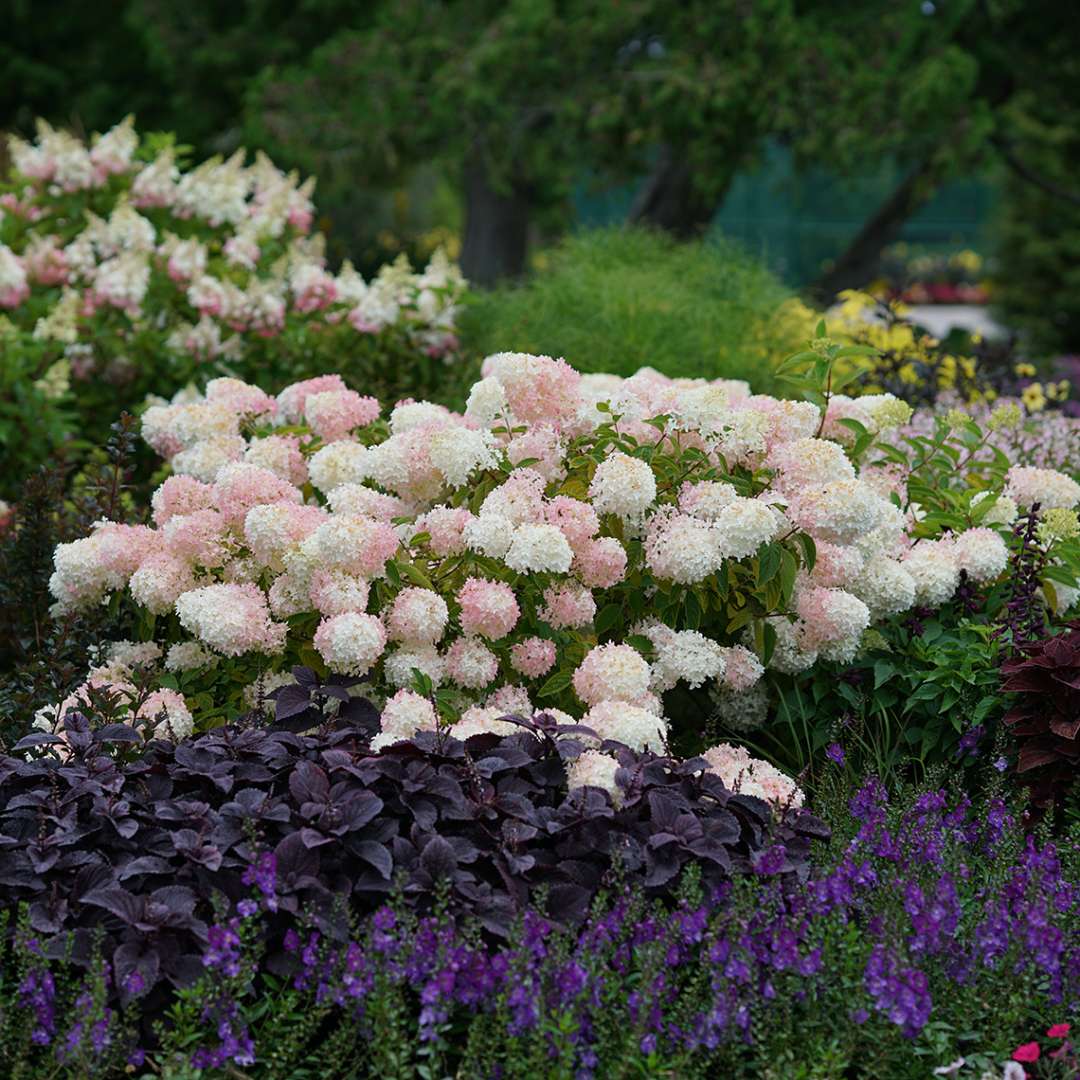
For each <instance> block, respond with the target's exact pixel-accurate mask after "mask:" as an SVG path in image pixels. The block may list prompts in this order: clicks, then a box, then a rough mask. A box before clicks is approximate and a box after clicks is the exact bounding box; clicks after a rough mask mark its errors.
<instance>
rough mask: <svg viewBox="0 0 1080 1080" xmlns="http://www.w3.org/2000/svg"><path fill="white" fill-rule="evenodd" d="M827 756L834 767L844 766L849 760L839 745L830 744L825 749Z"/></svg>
mask: <svg viewBox="0 0 1080 1080" xmlns="http://www.w3.org/2000/svg"><path fill="white" fill-rule="evenodd" d="M825 756H826V757H827V758H828V759H829V760H830V761H831V762H832V763H833V764H834V765H843V764H844V762H845V761H846V760H847V755H846V754H845V753H844V748H843V747H842V746H841V745H840V744H839V743H836V742H834V743H829V745H828V746H827V747H826V749H825Z"/></svg>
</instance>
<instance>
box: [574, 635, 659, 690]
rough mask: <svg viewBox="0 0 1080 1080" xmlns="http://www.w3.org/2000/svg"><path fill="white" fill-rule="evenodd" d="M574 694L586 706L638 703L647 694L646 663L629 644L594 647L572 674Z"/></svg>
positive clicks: (647, 671)
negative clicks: (607, 702)
mask: <svg viewBox="0 0 1080 1080" xmlns="http://www.w3.org/2000/svg"><path fill="white" fill-rule="evenodd" d="M574 691H575V693H576V694H577V696H578V697H579V698H581V700H582V701H584V702H585V704H586V705H596V704H597V703H598V702H601V701H640V700H641V699H642V698H643V697H645V695H646V694H647V693H648V692H649V664H648V662H647V661H646V660H645V658H644V657H643V656H642V655H641V654H640V653H639V652H638V651H637V650H636V649H634V648H631V646H629V645H616V644H614V643H612V644H609V645H597V646H596V647H595V648H593V649H591V650H590V651H589V653H588V654H587V655H586V656H585V659H584V660H582V661H581V664H580V665H579V667H578V669H577V671H575V672H574Z"/></svg>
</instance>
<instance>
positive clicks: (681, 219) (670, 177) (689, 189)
mask: <svg viewBox="0 0 1080 1080" xmlns="http://www.w3.org/2000/svg"><path fill="white" fill-rule="evenodd" d="M728 184H730V178H729V179H728ZM726 189H727V185H725V191H726ZM722 201H723V195H720V196H713V197H712V198H707V197H705V196H703V195H702V194H701V192H700V190H699V189H698V187H697V185H696V184H695V183H694V175H693V172H692V171H691V169H690V166H689V165H688V164H687V162H686V160H685V159H684V158H682V157H681V156H679V155H678V154H677V153H676V152H675V151H673V150H672V149H671V147H670V146H663V147H661V149H660V157H659V160H658V161H657V163H656V167H655V168H654V169H653V171H652V173H651V174H650V175H649V178H648V179H647V180H646V181H645V183H644V184H643V185H642V186H641V189H640V190H639V191H638V193H637V196H636V197H635V199H634V202H633V204H632V205H631V207H630V213H629V215H628V220H629V221H630V223H631V224H632V225H652V226H654V227H655V228H658V229H663V230H664V231H665V232H669V233H671V235H672V236H676V237H678V238H679V239H680V240H692V239H694V238H696V237H700V236H701V235H702V234H703V233H704V232H705V230H706V229H707V228H708V227H709V226H710V225H711V224H712V220H713V218H714V217H715V216H716V209H717V207H718V206H719V205H720V203H721V202H722Z"/></svg>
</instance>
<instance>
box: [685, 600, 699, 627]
mask: <svg viewBox="0 0 1080 1080" xmlns="http://www.w3.org/2000/svg"><path fill="white" fill-rule="evenodd" d="M684 608H685V611H686V628H687V629H688V630H697V629H698V628H699V627H700V626H701V601H700V600H698V598H697V594H696V593H693V592H688V593H687V594H686V600H685V601H684Z"/></svg>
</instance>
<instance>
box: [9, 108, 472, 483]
mask: <svg viewBox="0 0 1080 1080" xmlns="http://www.w3.org/2000/svg"><path fill="white" fill-rule="evenodd" d="M10 154H11V163H12V167H11V173H10V175H9V176H8V177H7V179H6V181H0V352H2V353H3V355H4V357H5V364H4V365H3V370H2V379H0V444H2V445H4V446H6V447H7V448H8V452H9V453H10V454H11V455H12V460H13V461H15V462H19V463H25V464H26V465H27V466H29V465H32V464H34V463H36V462H39V461H41V460H42V459H43V458H44V457H45V456H46V455H47V453H48V451H49V449H50V448H51V447H52V446H55V445H57V444H59V443H61V442H62V441H64V440H65V439H70V438H72V437H73V436H74V437H77V438H79V439H84V440H85V439H89V440H90V441H91V442H93V441H102V440H103V439H104V435H105V432H106V431H107V427H106V426H103V424H102V420H103V419H104V423H105V425H107V424H108V423H109V422H111V421H112V420H113V419H115V417H116V413H117V411H118V410H117V406H118V404H119V405H120V406H123V407H127V408H129V409H135V408H136V407H137V406H140V405H141V404H142V402H143V399H144V398H145V397H146V395H147V394H154V395H162V394H163V395H171V394H172V393H174V392H175V391H176V390H178V389H180V388H181V387H183V386H185V385H186V384H188V383H189V382H191V381H195V382H197V383H198V384H200V385H202V384H204V383H205V381H206V380H207V379H208V378H212V377H213V376H215V375H220V374H222V373H228V374H231V375H240V376H251V377H254V376H256V375H257V376H258V377H259V378H260V379H261V380H263V381H264V382H265V383H267V384H269V385H272V386H273V387H274V388H275V389H279V388H280V387H281V386H284V385H285V383H287V382H289V381H292V380H295V379H296V378H298V377H302V376H303V375H305V374H312V375H314V374H317V373H318V372H320V371H324V370H327V368H329V367H331V366H335V367H342V368H343V369H344V373H345V375H346V377H348V378H349V379H351V380H353V381H355V382H356V383H357V384H358V385H364V386H366V387H370V388H375V389H376V392H378V393H381V394H385V395H386V396H387V397H398V396H403V395H405V394H408V393H417V392H420V393H425V394H437V393H439V392H440V389H441V388H442V386H443V383H444V381H445V379H446V377H447V376H448V374H449V372H450V370H451V367H452V362H453V361H454V360H455V356H456V354H455V350H456V347H457V340H456V337H455V330H454V323H455V319H456V315H457V310H458V301H459V300H460V298H461V295H462V292H463V289H464V282H463V280H462V278H461V275H460V273H459V272H458V270H457V268H456V266H454V265H452V264H451V263H450V262H449V261H448V260H447V259H446V258H445V256H444V255H443V254H442V253H441V252H438V253H436V255H435V256H433V258H432V260H431V261H430V263H429V264H428V265H427V267H426V268H425V269H423V270H422V271H420V272H414V271H413V270H412V269H411V268H410V267H409V265H408V264H407V262H404V261H399V262H397V263H394V264H393V265H392V266H385V267H383V268H382V269H381V270H380V272H379V273H378V274H377V275H375V276H374V277H373V278H372V280H370V281H365V280H364V279H363V278H362V277H361V276H360V275H359V274H358V273H357V272H356V271H355V270H354V269H353V268H352V267H351V266H350V265H348V264H345V265H344V266H343V267H342V268H341V269H340V271H339V272H338V273H336V274H334V273H331V272H330V271H329V270H328V269H327V267H326V262H325V258H324V256H323V248H324V246H325V245H324V237H323V236H322V235H321V234H320V233H318V232H314V233H313V232H312V224H313V221H314V219H315V207H314V205H313V203H312V201H311V195H312V192H313V189H314V180H313V179H309V180H305V181H303V182H301V180H300V179H299V177H298V176H296V175H295V174H294V173H291V174H285V173H283V172H281V171H280V170H279V169H278V168H277V167H276V166H275V165H274V164H273V163H272V162H271V161H270V160H269V159H268V158H267V157H266V156H265V155H264V154H257V155H256V156H255V160H254V161H253V162H251V163H250V164H249V163H246V161H245V152H244V151H243V150H238V151H237V152H236V153H234V154H233V155H232V156H231V157H229V158H228V159H222V158H221V157H216V158H211V159H209V160H208V161H205V162H203V163H201V164H199V165H196V166H194V167H191V166H190V165H189V163H188V162H187V160H186V150H185V148H183V147H179V146H177V145H176V144H175V142H174V141H173V140H172V138H171V137H162V136H144V137H140V135H139V134H138V133H137V132H136V131H135V129H134V126H133V122H132V120H131V118H130V117H129V118H128V119H126V120H124V121H123V122H121V123H120V124H118V125H117V126H116V127H114V128H113V129H112V130H111V131H109V132H107V133H106V134H105V135H102V136H98V137H95V139H94V140H93V142H92V143H91V144H89V145H87V144H84V143H83V142H82V141H80V140H79V139H76V138H74V137H73V136H71V135H69V134H68V133H66V132H63V131H57V130H54V129H53V128H51V127H49V125H47V124H45V123H43V122H42V123H39V126H38V137H37V139H36V140H35V142H34V143H32V144H31V143H27V142H24V141H23V140H21V139H19V138H14V137H13V138H12V139H11V140H10ZM342 358H345V359H344V361H343V359H342ZM27 416H32V417H33V424H30V423H28V421H27ZM19 471H25V469H24V470H19ZM18 481H19V476H18V475H17V474H15V475H13V476H12V477H11V484H12V486H11V487H10V489H8V490H10V491H11V493H12V494H18V486H17V485H18Z"/></svg>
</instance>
